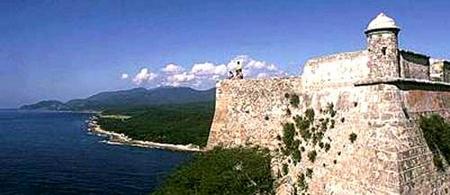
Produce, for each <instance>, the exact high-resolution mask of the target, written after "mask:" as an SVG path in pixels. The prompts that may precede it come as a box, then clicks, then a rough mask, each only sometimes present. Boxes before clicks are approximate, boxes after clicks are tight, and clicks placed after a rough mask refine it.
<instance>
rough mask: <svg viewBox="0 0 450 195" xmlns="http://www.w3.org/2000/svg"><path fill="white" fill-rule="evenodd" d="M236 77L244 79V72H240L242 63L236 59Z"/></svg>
mask: <svg viewBox="0 0 450 195" xmlns="http://www.w3.org/2000/svg"><path fill="white" fill-rule="evenodd" d="M236 78H237V79H244V74H243V73H242V64H241V62H239V61H237V66H236Z"/></svg>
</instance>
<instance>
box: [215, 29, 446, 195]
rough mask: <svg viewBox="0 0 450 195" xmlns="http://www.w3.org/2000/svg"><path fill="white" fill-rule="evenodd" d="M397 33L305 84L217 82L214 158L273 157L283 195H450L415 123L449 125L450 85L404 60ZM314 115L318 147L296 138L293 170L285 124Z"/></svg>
mask: <svg viewBox="0 0 450 195" xmlns="http://www.w3.org/2000/svg"><path fill="white" fill-rule="evenodd" d="M393 30H395V29H393ZM397 30H398V29H397ZM397 33H398V31H389V29H380V30H377V29H375V30H371V31H370V33H368V35H367V36H368V44H369V45H368V49H367V50H364V51H359V52H351V53H343V54H336V55H331V56H326V57H320V58H315V59H311V60H309V61H308V62H307V63H306V65H305V69H304V73H303V75H302V76H301V77H297V78H280V79H260V80H223V81H220V82H219V83H218V84H217V92H216V111H215V115H214V120H213V124H212V127H211V132H210V136H209V140H208V145H207V148H209V149H210V148H213V147H215V146H224V147H234V146H261V147H265V148H268V149H269V150H270V151H272V154H273V155H274V159H273V160H272V171H273V174H274V176H275V177H277V181H276V185H277V186H278V187H277V194H294V193H295V192H297V193H298V194H301V193H303V192H308V193H309V194H446V193H448V191H450V167H448V162H447V163H446V164H445V166H446V170H447V171H437V168H436V167H435V166H434V164H433V160H432V159H433V154H432V152H431V151H430V149H429V147H428V146H427V144H426V141H425V139H424V137H423V133H422V131H421V130H420V128H419V127H418V124H417V123H416V119H417V118H418V117H419V116H421V115H424V114H429V113H439V114H441V115H442V116H443V117H445V118H446V119H450V85H449V84H448V83H443V82H434V81H430V77H429V75H430V72H427V71H431V68H429V66H426V65H424V63H423V62H422V61H420V60H414V59H412V58H410V56H409V57H400V56H399V55H400V52H399V50H398V46H397V44H398V43H397ZM383 48H385V49H383ZM421 59H422V58H421ZM422 60H423V59H422ZM425 64H426V63H425ZM430 64H432V63H430ZM424 67H425V68H424ZM424 71H426V72H424ZM443 74H444V73H443ZM427 75H428V76H427ZM443 80H444V79H443ZM443 80H441V81H443ZM293 95H296V96H298V100H299V101H298V102H299V103H298V105H295V104H292V103H291V101H292V99H291V98H292V97H293ZM330 107H331V109H330ZM311 109H312V110H313V111H314V117H313V120H312V121H311V123H310V125H309V127H308V128H306V129H308V132H312V137H313V138H305V137H303V136H302V132H300V130H299V127H297V128H296V129H297V130H296V131H297V134H296V135H295V136H294V140H299V141H300V143H299V145H298V148H294V150H298V151H301V153H300V157H301V160H300V161H299V162H296V161H295V159H294V157H293V155H292V154H284V152H282V151H286V146H285V143H284V142H283V140H282V137H283V136H284V135H283V124H284V123H294V124H295V118H297V116H306V111H307V110H309V111H311ZM330 110H331V111H330ZM300 118H301V117H300ZM302 120H303V119H302ZM352 134H354V136H356V138H355V139H354V140H353V141H351V139H350V137H351V136H350V135H352ZM319 135H320V137H318V138H317V137H316V138H317V140H316V142H315V141H312V140H314V136H319ZM312 152H314V153H316V154H317V155H315V159H314V160H310V155H309V154H308V153H312ZM283 167H286V168H287V169H288V171H287V173H286V174H285V173H284V170H283ZM304 175H307V176H304ZM302 179H303V180H302ZM301 181H304V184H306V185H307V188H306V187H305V186H302V185H300V183H302V182H301Z"/></svg>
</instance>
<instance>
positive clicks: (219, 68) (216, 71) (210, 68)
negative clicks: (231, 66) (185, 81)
mask: <svg viewBox="0 0 450 195" xmlns="http://www.w3.org/2000/svg"><path fill="white" fill-rule="evenodd" d="M191 73H192V74H195V75H225V74H226V73H227V67H226V66H225V65H224V64H220V65H214V64H213V63H209V62H205V63H201V64H194V66H192V69H191Z"/></svg>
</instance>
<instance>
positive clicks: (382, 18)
mask: <svg viewBox="0 0 450 195" xmlns="http://www.w3.org/2000/svg"><path fill="white" fill-rule="evenodd" d="M377 29H399V30H400V28H399V27H398V26H397V24H396V23H395V21H394V19H392V18H390V17H389V16H386V15H385V14H384V13H380V14H378V16H377V17H376V18H375V19H373V20H372V21H371V22H370V23H369V25H368V26H367V29H366V32H368V31H373V30H377Z"/></svg>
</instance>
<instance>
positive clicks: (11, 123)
mask: <svg viewBox="0 0 450 195" xmlns="http://www.w3.org/2000/svg"><path fill="white" fill-rule="evenodd" d="M88 118H89V114H81V113H56V112H23V111H15V110H0V193H1V194H148V193H149V192H151V191H152V190H154V189H155V188H156V187H157V185H159V184H160V183H161V182H162V181H163V180H164V178H165V176H167V174H168V173H169V172H170V171H171V170H172V169H173V168H175V167H176V166H177V165H179V164H180V163H182V162H183V161H184V160H186V159H188V158H189V157H190V156H191V154H188V153H179V152H169V151H163V150H157V149H143V148H136V147H129V146H120V145H108V144H105V143H102V142H101V141H102V140H103V138H102V137H98V136H95V135H90V134H88V132H87V131H86V128H87V126H86V124H85V120H87V119H88Z"/></svg>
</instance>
